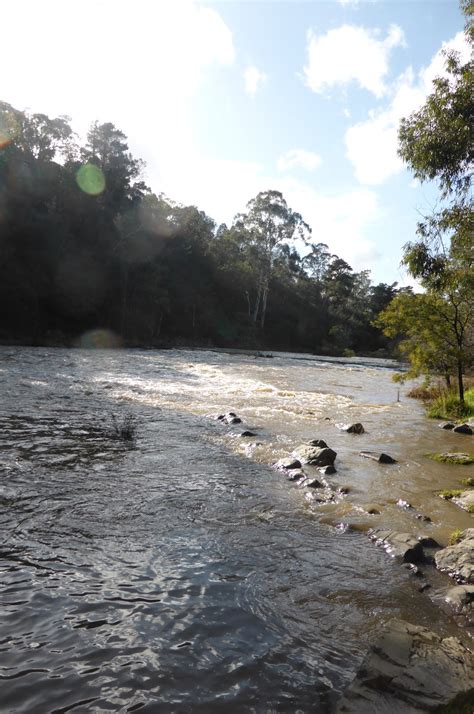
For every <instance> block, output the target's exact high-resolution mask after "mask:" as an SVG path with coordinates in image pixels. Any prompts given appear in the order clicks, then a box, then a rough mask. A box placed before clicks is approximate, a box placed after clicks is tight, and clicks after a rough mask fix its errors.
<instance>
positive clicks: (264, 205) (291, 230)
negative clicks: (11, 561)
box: [234, 190, 311, 328]
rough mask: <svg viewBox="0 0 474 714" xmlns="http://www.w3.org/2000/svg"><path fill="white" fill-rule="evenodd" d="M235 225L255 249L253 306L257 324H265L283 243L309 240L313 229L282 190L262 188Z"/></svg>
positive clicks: (236, 220)
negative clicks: (275, 264) (256, 278)
mask: <svg viewBox="0 0 474 714" xmlns="http://www.w3.org/2000/svg"><path fill="white" fill-rule="evenodd" d="M234 226H235V227H236V228H237V229H238V230H240V231H242V232H243V234H244V236H245V237H246V240H247V243H248V245H249V246H250V247H251V248H253V249H254V251H255V259H256V264H257V269H258V281H257V293H256V298H255V302H254V307H253V310H252V321H253V323H254V324H256V323H257V321H258V320H259V322H260V326H261V327H262V328H263V327H264V324H265V316H266V311H267V301H268V293H269V289H270V280H271V277H272V274H273V268H274V263H275V259H276V257H277V255H278V250H279V248H280V246H281V245H283V244H285V243H291V242H292V241H294V240H296V239H298V238H299V239H300V240H302V241H303V242H307V239H308V236H309V235H310V233H311V229H310V227H309V226H308V224H307V223H305V222H304V221H303V219H302V217H301V215H300V214H299V213H296V212H295V211H293V210H292V209H291V208H289V207H288V204H287V203H286V201H285V199H284V198H283V195H282V194H281V193H280V192H279V191H271V190H269V191H261V192H260V193H259V194H258V195H257V196H256V197H255V198H253V199H252V200H251V201H249V202H248V204H247V212H246V213H240V214H238V215H237V216H236V217H235V220H234Z"/></svg>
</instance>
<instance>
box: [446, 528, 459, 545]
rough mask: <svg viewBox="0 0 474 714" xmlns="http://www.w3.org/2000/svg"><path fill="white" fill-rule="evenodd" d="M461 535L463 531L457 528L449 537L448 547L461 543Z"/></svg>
mask: <svg viewBox="0 0 474 714" xmlns="http://www.w3.org/2000/svg"><path fill="white" fill-rule="evenodd" d="M461 535H462V530H461V529H460V528H456V530H455V531H453V532H452V533H451V535H450V536H449V540H448V545H456V543H459V541H460V540H461Z"/></svg>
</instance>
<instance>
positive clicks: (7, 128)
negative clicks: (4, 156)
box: [0, 115, 15, 149]
mask: <svg viewBox="0 0 474 714" xmlns="http://www.w3.org/2000/svg"><path fill="white" fill-rule="evenodd" d="M14 133H15V132H14V128H13V126H12V125H11V122H8V120H7V118H6V117H5V116H2V115H0V149H4V148H5V147H6V146H8V144H10V143H11V141H12V139H13V135H14Z"/></svg>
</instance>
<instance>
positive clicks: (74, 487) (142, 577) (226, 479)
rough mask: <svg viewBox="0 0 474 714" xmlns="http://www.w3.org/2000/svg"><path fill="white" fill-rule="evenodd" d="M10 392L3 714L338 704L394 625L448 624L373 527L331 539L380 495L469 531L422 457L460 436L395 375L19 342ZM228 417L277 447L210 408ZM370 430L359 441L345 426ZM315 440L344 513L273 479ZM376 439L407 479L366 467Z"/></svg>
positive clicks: (397, 516)
mask: <svg viewBox="0 0 474 714" xmlns="http://www.w3.org/2000/svg"><path fill="white" fill-rule="evenodd" d="M0 389H1V404H0V569H1V575H0V602H1V621H0V711H2V712H28V713H30V712H35V713H36V712H38V713H43V712H66V711H69V710H74V711H76V712H90V711H93V712H111V711H112V712H130V711H140V712H221V711H223V712H229V714H230V713H231V712H239V713H240V712H330V711H331V710H332V707H333V705H334V702H335V701H336V700H337V698H338V696H339V695H340V692H341V691H342V689H343V687H344V686H345V685H346V684H347V683H348V681H349V680H350V679H351V678H352V676H353V675H354V672H355V670H356V668H357V666H358V664H359V662H360V660H361V659H362V657H363V656H364V653H365V651H366V647H367V643H368V642H369V641H370V640H371V639H372V638H373V637H374V636H375V635H376V634H377V632H378V631H379V630H380V627H381V626H382V624H383V623H384V622H385V621H386V620H388V619H390V618H391V617H393V616H397V617H399V616H401V617H404V618H406V619H408V620H409V621H412V622H416V623H419V624H426V625H429V626H430V627H431V628H433V629H437V631H438V632H441V633H443V632H452V631H453V626H452V624H451V623H450V621H449V620H448V619H447V618H446V617H445V616H444V615H443V614H442V613H441V611H440V610H439V609H438V608H437V607H436V606H435V605H434V604H432V603H431V601H430V600H429V599H428V598H427V597H426V596H425V595H422V594H420V593H418V592H417V590H416V588H414V587H413V584H412V582H411V580H410V578H409V576H408V574H407V572H406V571H404V570H403V569H402V568H400V567H399V566H397V565H395V564H394V563H393V562H392V561H391V560H390V559H388V558H387V556H386V555H385V554H384V553H382V552H380V551H379V550H378V549H377V548H375V547H374V546H373V545H371V544H370V542H369V541H368V539H367V537H366V536H365V535H364V534H362V533H360V532H357V531H353V530H346V529H345V528H344V527H343V526H340V527H334V526H335V525H336V523H337V522H340V523H346V524H347V523H349V522H350V523H355V524H357V523H362V522H364V523H365V522H366V521H367V519H370V518H371V517H369V516H367V514H365V512H364V511H363V508H362V506H363V504H364V503H366V502H367V501H371V502H372V501H376V502H377V503H379V504H381V509H382V511H383V514H384V515H383V516H382V517H383V518H384V519H385V520H384V521H383V522H384V523H386V522H387V521H388V522H389V523H390V524H391V525H393V526H398V527H400V524H402V525H405V529H406V527H407V523H408V522H409V519H410V518H412V517H411V516H410V515H408V514H406V513H402V512H401V509H399V508H396V506H395V505H394V501H395V500H396V499H397V498H399V497H407V496H409V497H410V498H411V499H412V500H414V502H415V505H417V506H418V505H420V504H422V505H423V506H424V507H425V510H426V508H427V509H428V512H429V514H430V515H431V517H432V518H433V525H432V527H431V530H430V533H429V534H430V535H431V534H437V535H440V534H441V536H443V535H444V534H445V533H446V532H447V531H448V530H449V529H451V530H452V525H453V524H454V525H456V526H458V525H460V526H461V527H466V525H468V524H469V521H468V519H469V516H468V515H467V514H465V515H461V516H460V515H459V512H458V510H457V509H456V508H455V507H454V506H453V505H452V504H446V503H445V502H443V501H441V499H439V498H438V497H436V496H434V495H433V490H434V488H436V485H437V483H438V482H441V481H443V484H444V487H450V486H451V485H452V484H451V483H447V484H446V483H445V477H444V476H443V472H442V471H441V468H440V466H441V465H439V464H435V463H432V462H429V463H425V461H426V460H425V461H423V459H422V456H421V455H422V454H423V453H425V452H426V451H430V450H432V451H433V450H439V446H440V443H439V440H440V439H441V440H445V442H446V443H445V444H444V442H443V445H445V446H446V447H447V448H451V447H452V445H451V442H450V441H449V440H450V439H451V440H452V439H453V435H451V434H446V433H441V434H439V433H438V432H436V434H435V439H436V440H437V441H435V442H434V441H433V438H434V437H433V434H434V432H433V425H432V424H430V423H427V422H426V420H425V419H424V417H423V416H422V414H421V410H420V408H419V406H418V405H417V404H416V403H414V402H412V401H410V400H406V399H405V400H403V399H402V403H401V404H397V403H396V401H395V395H396V387H394V385H393V384H392V383H391V382H390V371H389V370H382V369H377V368H375V367H373V366H372V367H371V366H360V365H354V366H353V367H348V366H342V365H337V364H324V363H322V362H317V361H313V362H311V361H309V362H308V361H304V362H299V361H297V360H294V359H290V358H288V357H278V358H275V359H273V360H256V359H254V358H252V357H248V356H247V357H246V356H242V355H233V356H229V355H224V354H214V353H206V352H199V353H198V352H192V351H187V352H185V351H169V352H144V351H143V352H140V351H122V352H107V351H80V350H77V351H68V350H62V349H42V348H5V347H4V348H0ZM230 408H234V409H235V410H236V411H238V412H239V415H240V416H242V418H243V419H244V420H245V424H244V426H245V427H246V428H256V429H257V431H258V434H259V437H258V440H257V442H260V444H258V443H257V445H256V443H255V440H254V441H253V442H252V443H251V444H248V443H247V442H245V440H243V439H241V438H240V437H239V436H238V434H239V431H238V429H235V428H234V429H229V428H225V427H223V426H222V425H221V424H219V423H217V422H216V421H213V420H211V419H210V418H209V417H208V416H206V415H209V414H210V413H212V412H215V411H221V410H226V409H230ZM112 414H115V415H117V419H118V421H120V420H121V419H122V418H123V417H124V416H125V415H126V414H132V415H134V416H135V418H136V419H137V439H136V442H135V444H129V443H127V442H123V441H121V440H114V439H111V438H110V436H109V431H110V427H111V415H112ZM355 417H357V418H358V419H357V420H359V419H360V420H362V421H363V422H364V423H365V424H366V426H367V429H368V434H367V435H364V436H363V437H359V441H357V442H355V441H353V439H354V437H351V435H347V434H341V432H339V431H338V430H337V428H336V424H337V423H338V422H339V421H346V420H352V421H353V420H355ZM409 425H410V426H413V425H414V427H415V432H416V439H415V440H413V439H410V447H409V448H407V446H406V442H407V428H408V426H409ZM316 437H320V438H325V439H326V440H327V441H328V442H329V443H330V445H332V446H334V448H335V449H336V451H338V460H340V465H339V468H338V476H337V477H336V480H335V485H341V484H342V483H343V482H344V483H349V484H351V485H352V486H353V494H352V495H351V497H350V498H349V497H347V498H344V497H341V498H340V499H339V500H338V502H336V503H335V504H330V505H328V506H317V505H316V504H314V503H312V502H311V500H310V499H309V498H308V495H307V494H305V493H304V492H303V491H302V490H301V489H298V488H296V487H294V486H292V485H291V484H289V483H287V482H286V480H285V479H284V478H283V477H282V476H281V475H279V474H277V473H275V472H274V471H272V470H271V469H270V468H269V467H268V464H270V463H271V462H272V461H274V460H275V459H276V458H278V457H280V456H283V455H285V454H287V453H288V452H289V451H291V449H292V448H294V446H295V445H297V444H298V443H300V442H301V441H303V440H305V439H308V438H316ZM355 438H357V437H355ZM361 439H362V440H361ZM244 442H245V443H244ZM381 445H385V446H386V448H385V449H384V450H388V451H389V453H392V454H393V455H394V456H396V457H397V458H400V457H401V456H402V455H404V457H405V458H404V460H403V459H402V463H400V464H399V465H397V466H395V467H394V469H393V470H391V471H387V470H385V471H383V470H381V469H382V467H380V466H379V465H377V464H373V463H365V462H364V463H362V462H361V460H360V457H358V450H359V449H360V448H374V447H375V448H377V447H380V446H381ZM430 445H431V447H432V448H431V449H430V448H429V446H430ZM362 461H363V460H362ZM457 468H458V467H454V469H457ZM459 468H462V467H459ZM453 473H454V476H453V478H454V479H456V478H457V477H458V476H457V470H456V471H455V472H453ZM463 475H464V472H463ZM382 517H381V518H382ZM372 518H374V517H372ZM463 518H464V519H465V522H464V521H462V519H463ZM404 519H405V520H404ZM459 519H461V521H462V522H460V520H459ZM379 521H380V519H379V518H378V517H375V520H374V521H373V522H372V521H371V522H370V523H371V524H372V525H378V524H379ZM399 521H400V522H399ZM402 522H403V523H402ZM410 527H411V528H412V530H413V529H414V526H413V522H412V521H410ZM417 527H418V525H417Z"/></svg>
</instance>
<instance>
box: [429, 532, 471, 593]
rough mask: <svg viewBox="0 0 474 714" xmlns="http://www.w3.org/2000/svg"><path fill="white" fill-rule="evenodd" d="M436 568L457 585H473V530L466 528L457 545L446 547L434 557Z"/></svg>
mask: <svg viewBox="0 0 474 714" xmlns="http://www.w3.org/2000/svg"><path fill="white" fill-rule="evenodd" d="M435 561H436V567H437V568H438V570H442V571H444V572H445V573H448V575H450V576H451V577H452V578H454V579H455V580H457V581H458V582H459V583H468V584H472V583H474V528H467V529H466V530H465V531H463V532H462V533H461V535H460V537H459V543H456V544H455V545H448V547H447V548H443V550H439V551H438V552H437V553H436V555H435Z"/></svg>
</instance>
